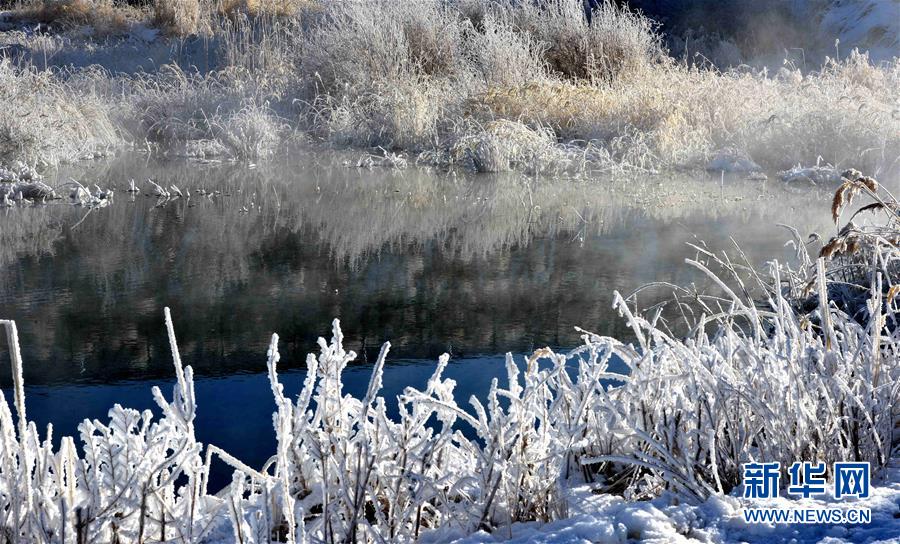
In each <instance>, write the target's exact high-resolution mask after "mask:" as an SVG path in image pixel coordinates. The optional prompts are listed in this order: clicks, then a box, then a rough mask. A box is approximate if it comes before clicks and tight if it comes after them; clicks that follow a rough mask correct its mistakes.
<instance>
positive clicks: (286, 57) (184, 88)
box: [0, 0, 900, 176]
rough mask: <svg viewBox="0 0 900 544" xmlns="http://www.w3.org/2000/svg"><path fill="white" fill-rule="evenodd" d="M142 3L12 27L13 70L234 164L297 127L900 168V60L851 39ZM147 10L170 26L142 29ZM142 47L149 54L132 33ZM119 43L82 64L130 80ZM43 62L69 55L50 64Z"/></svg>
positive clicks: (607, 8) (514, 146) (162, 141)
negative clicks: (709, 41)
mask: <svg viewBox="0 0 900 544" xmlns="http://www.w3.org/2000/svg"><path fill="white" fill-rule="evenodd" d="M79 1H82V0H79ZM83 1H84V2H86V1H87V0H83ZM79 5H80V4H79ZM104 5H105V4H104ZM198 6H199V7H198ZM198 10H199V11H198ZM100 11H102V10H100ZM100 11H98V13H99V12H100ZM92 13H93V12H92ZM153 13H155V16H151V15H152V14H149V12H147V13H145V14H144V16H143V19H141V21H143V22H139V21H138V20H131V19H126V23H123V24H126V25H130V26H127V29H126V31H125V32H124V35H125V36H126V37H125V38H109V39H107V38H103V39H99V38H97V37H96V36H95V37H89V38H84V37H81V38H73V37H72V36H74V34H71V32H70V33H69V34H66V35H65V36H57V35H52V34H51V35H38V34H34V35H32V34H28V33H25V34H16V33H14V32H11V33H8V35H9V39H10V40H11V41H12V42H13V43H14V45H15V48H14V49H13V50H12V51H13V52H14V54H15V55H17V58H19V59H20V60H21V63H19V64H16V63H11V64H9V65H8V66H7V67H6V68H5V69H4V73H5V74H6V75H5V78H6V79H7V80H8V81H9V86H10V87H15V88H17V89H21V90H22V92H25V93H28V94H29V95H35V97H34V98H33V99H34V100H40V99H41V98H42V96H41V95H43V94H45V93H47V94H48V96H47V97H44V98H45V99H48V100H52V99H53V97H54V96H56V95H55V94H54V93H53V92H51V91H52V90H54V89H57V90H58V89H60V88H65V89H66V92H69V93H71V96H72V98H73V100H69V101H68V102H72V103H76V104H77V103H81V102H89V103H90V105H91V106H92V107H91V108H88V111H86V112H84V115H85V116H87V117H91V118H94V117H98V118H102V117H104V116H105V117H107V118H109V119H112V120H113V123H112V128H113V129H114V130H113V132H114V133H116V135H117V136H119V138H118V139H117V143H119V144H134V145H137V146H142V145H143V143H144V141H145V140H149V141H150V142H151V144H152V146H157V147H159V148H160V149H164V150H166V149H175V150H183V149H187V148H190V149H195V150H196V149H198V148H202V149H205V150H206V151H207V152H208V153H213V152H217V153H219V154H222V155H225V156H232V157H236V158H242V157H251V158H254V159H255V158H259V157H265V156H267V155H271V154H272V152H273V150H274V149H275V148H276V147H277V146H275V145H272V142H275V141H279V140H280V139H283V138H285V137H289V136H290V135H291V134H292V133H294V132H295V131H296V130H300V131H305V132H308V133H311V134H312V135H314V136H317V137H320V138H323V139H325V140H328V141H330V142H332V143H333V144H335V145H338V146H347V145H349V146H355V147H363V148H370V147H383V148H385V149H389V150H391V151H394V152H401V153H404V154H405V155H406V156H407V157H408V158H410V159H417V160H418V161H419V162H420V163H422V162H424V163H430V164H441V165H452V164H460V165H463V166H467V167H471V168H476V169H479V170H486V171H499V170H508V169H516V170H527V171H535V172H547V171H550V172H552V171H559V170H573V169H580V170H597V169H612V168H622V167H625V168H630V169H638V170H651V171H658V170H663V169H667V168H680V167H703V166H705V165H706V162H707V161H708V160H709V159H710V158H711V157H712V156H714V154H715V152H716V151H717V150H720V149H723V148H733V149H737V150H740V151H741V152H742V153H745V154H747V155H749V156H750V158H752V159H753V160H754V161H755V162H756V163H758V164H760V165H761V166H762V167H763V168H765V169H768V170H778V169H787V168H791V167H794V166H796V165H797V164H800V165H802V166H811V165H813V164H819V163H822V162H824V163H827V164H832V165H835V166H836V167H838V168H845V167H849V166H854V167H857V168H861V169H863V170H865V171H868V172H871V173H873V174H875V175H881V176H884V175H888V174H891V175H892V174H893V173H895V172H896V171H897V168H898V162H897V158H898V156H900V138H898V136H897V134H900V116H898V114H897V110H896V104H897V93H896V89H897V88H898V86H900V64H898V63H900V61H897V60H894V61H892V62H887V63H883V64H878V65H876V64H875V63H873V62H872V61H870V60H869V59H868V57H866V55H865V54H860V53H855V52H851V51H850V50H849V48H847V49H842V50H838V51H837V52H838V53H840V59H839V60H829V61H827V62H826V63H825V64H824V65H823V66H821V67H819V68H818V69H815V70H811V69H804V71H801V70H799V69H795V68H794V67H793V65H791V64H790V63H788V64H786V65H785V66H784V67H783V68H782V69H781V70H779V71H778V72H777V73H768V72H766V71H764V70H756V69H751V68H748V67H746V66H743V67H736V68H731V69H723V70H719V69H717V68H714V67H712V66H709V65H697V64H686V63H683V62H679V61H676V60H675V59H673V58H671V57H669V56H668V55H667V54H666V52H665V50H664V49H663V47H662V45H661V43H662V41H661V38H660V37H659V36H658V35H657V34H656V30H655V27H654V25H653V23H652V22H650V21H649V20H648V19H646V18H644V17H643V16H641V15H638V14H635V13H632V12H628V11H624V10H622V9H620V8H617V7H615V6H613V5H612V4H604V6H603V7H602V8H601V9H600V10H599V11H598V12H596V13H594V16H593V22H592V24H591V25H588V24H587V23H586V21H585V18H584V14H583V9H582V2H581V0H548V1H547V2H544V3H543V7H541V8H538V7H536V5H535V4H532V3H529V2H525V3H516V5H515V6H514V7H511V5H506V4H504V3H503V2H501V3H497V2H489V1H487V0H423V1H417V2H387V1H375V2H322V3H318V2H313V1H291V2H218V3H209V4H207V3H200V4H197V3H196V2H191V1H187V0H165V1H163V0H161V1H160V2H157V3H156V4H155V8H154V11H153ZM154 17H155V18H154ZM129 21H130V22H129ZM153 21H156V23H155V24H158V25H160V26H161V27H163V29H164V30H165V32H164V33H163V34H161V35H159V36H156V35H153V34H152V33H148V31H147V28H146V26H145V25H146V24H150V23H152V22H153ZM97 24H99V23H97ZM72 32H75V31H72ZM79 32H80V31H79ZM14 34H15V36H14ZM173 34H174V35H176V36H180V37H175V36H172V35H173ZM135 36H140V37H141V38H136V37H135ZM167 36H171V37H167ZM136 39H139V40H143V39H146V40H149V42H148V43H147V44H144V45H141V46H140V47H138V48H137V50H139V51H142V50H143V49H146V48H148V47H149V48H151V50H152V51H154V55H153V61H152V62H150V63H148V62H147V59H146V58H144V55H142V54H135V52H132V51H131V49H129V48H128V47H125V46H124V45H123V44H126V43H132V42H133V41H134V40H136ZM117 40H119V41H117ZM84 44H90V45H89V46H88V45H84ZM161 44H162V45H161ZM73 50H75V51H81V50H83V54H82V55H81V56H83V57H84V58H83V62H82V63H79V60H78V59H79V54H76V53H72V51H73ZM105 50H108V51H109V53H108V54H100V53H98V51H100V52H102V51H105ZM120 53H121V55H122V56H124V58H130V57H133V58H134V60H133V62H132V64H134V65H135V66H140V67H141V68H142V69H145V70H149V71H150V73H147V74H137V75H130V76H128V75H123V74H118V73H116V74H113V73H105V72H102V71H98V70H97V69H96V68H91V69H88V68H84V67H83V65H82V64H86V63H88V62H91V61H92V60H99V61H100V62H101V63H106V64H109V65H110V67H112V66H115V68H111V69H114V70H116V72H118V71H122V70H123V69H124V71H126V72H127V71H129V70H128V67H127V66H123V62H124V61H122V59H120V58H118V57H116V56H117V55H119V54H120ZM107 57H109V58H107ZM113 57H116V58H117V59H118V60H116V61H115V62H114V61H113V60H111V59H112V58H113ZM54 58H59V59H60V61H59V62H62V63H67V64H68V63H74V65H75V67H74V68H70V69H66V70H62V71H57V70H55V69H52V66H53V64H54V60H53V59H54ZM126 64H127V63H126ZM171 65H177V66H179V68H177V69H172V68H171ZM35 66H42V67H47V69H46V70H37V69H36V68H34V67H35ZM35 72H40V74H39V75H40V78H43V79H44V80H45V81H46V82H47V85H46V86H40V85H37V80H36V79H35V77H36V76H35V75H34V73H35ZM45 72H49V73H45ZM82 72H85V73H86V74H87V75H84V74H82ZM73 79H74V80H76V81H79V82H80V83H79V84H78V85H72V84H71V82H70V80H73ZM45 89H46V90H45ZM94 112H98V113H99V114H102V115H99V116H98V115H96V114H95V113H94ZM45 113H46V112H45ZM0 115H2V117H0V119H3V121H4V122H5V123H6V124H7V125H8V126H14V125H19V124H24V123H25V122H24V121H22V118H21V116H9V115H7V112H3V113H2V114H0ZM7 117H8V118H7ZM77 117H78V116H77V115H76V116H71V115H67V116H66V119H63V120H60V121H59V122H62V123H70V122H71V121H69V119H70V118H77ZM48 119H55V118H54V117H53V113H52V110H51V112H50V114H49V115H48ZM136 119H137V120H139V121H140V122H138V123H135V120H136ZM285 126H287V127H289V128H290V129H291V130H288V131H285V130H280V129H276V127H281V128H283V127H285ZM29 129H30V127H25V128H19V130H22V131H27V130H29ZM96 130H97V131H98V132H102V133H104V134H109V132H110V131H109V130H108V128H107V127H106V126H103V125H102V124H101V126H100V128H98V129H96ZM261 133H264V134H263V135H262V136H260V134H261ZM498 133H499V135H498ZM17 138H18V140H19V141H18V142H17V143H18V144H19V147H20V148H22V149H23V150H27V153H26V154H28V155H30V157H33V158H32V159H31V160H32V161H34V160H36V159H41V160H44V161H45V162H49V163H53V162H57V161H58V160H59V159H69V160H71V159H74V158H76V157H77V154H75V153H66V152H64V151H66V150H67V148H68V146H71V145H72V144H71V143H70V142H67V141H59V140H68V139H69V138H68V136H67V135H66V134H65V133H61V134H59V135H47V136H44V137H42V138H40V139H39V140H40V141H35V139H34V138H32V139H29V138H22V137H17ZM114 139H115V138H114ZM84 141H87V142H90V141H91V140H90V139H87V140H85V139H82V142H84ZM258 141H261V142H264V143H263V144H260V145H257V142H258ZM82 142H79V143H82ZM57 150H58V152H57ZM409 162H412V161H411V160H410V161H409Z"/></svg>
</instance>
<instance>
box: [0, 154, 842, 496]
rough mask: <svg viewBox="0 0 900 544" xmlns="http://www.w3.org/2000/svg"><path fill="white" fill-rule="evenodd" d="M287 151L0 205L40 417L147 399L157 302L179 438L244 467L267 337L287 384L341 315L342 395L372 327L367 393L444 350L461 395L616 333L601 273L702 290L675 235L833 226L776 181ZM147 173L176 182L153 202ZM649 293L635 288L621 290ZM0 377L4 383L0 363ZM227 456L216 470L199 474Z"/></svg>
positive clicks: (162, 369)
mask: <svg viewBox="0 0 900 544" xmlns="http://www.w3.org/2000/svg"><path fill="white" fill-rule="evenodd" d="M290 156H291V157H292V158H291V159H289V160H286V161H284V162H282V163H278V164H269V165H260V166H258V167H252V168H248V167H247V165H239V164H214V163H213V164H202V163H196V162H187V161H180V160H176V161H165V160H147V159H146V158H145V157H143V156H140V155H131V156H123V157H120V158H119V159H117V160H115V161H110V162H107V163H97V164H94V165H93V166H91V167H89V168H88V169H87V170H84V169H70V170H64V171H60V172H59V173H58V175H59V176H60V177H61V178H63V179H64V178H65V176H68V175H72V176H76V177H78V178H79V179H82V180H91V181H94V180H96V182H97V183H98V184H99V185H101V186H103V187H117V188H118V191H117V192H116V195H115V199H114V202H113V204H112V205H111V206H109V207H107V208H103V209H96V210H93V211H89V212H88V211H86V210H84V209H82V208H76V207H71V206H68V205H65V204H52V205H47V206H38V207H33V208H22V209H14V210H7V211H5V212H4V213H3V214H0V242H2V243H0V248H2V249H0V308H2V315H3V317H4V318H11V319H14V320H16V322H17V325H18V327H19V334H20V341H21V345H22V349H23V358H24V361H25V382H26V385H27V391H26V399H27V405H28V412H29V416H30V417H31V418H32V419H34V421H35V422H36V423H37V424H38V425H39V426H45V425H46V424H48V423H52V424H53V425H54V429H55V431H54V435H55V436H57V437H59V436H61V435H67V434H75V433H77V426H78V424H79V423H80V422H81V421H82V420H83V419H84V418H99V419H103V418H105V417H106V412H107V410H108V409H109V407H110V406H112V405H113V404H115V403H117V402H118V403H122V404H125V405H127V406H129V407H133V408H136V409H155V405H154V403H153V400H152V396H151V394H150V388H151V387H152V386H153V385H159V386H161V387H162V388H163V390H168V389H169V387H170V386H171V385H172V383H173V370H172V358H171V353H170V351H169V346H168V342H167V339H166V337H165V330H164V327H163V319H162V315H163V308H164V307H166V306H168V307H170V308H171V309H172V313H173V316H174V319H175V325H176V332H177V335H178V341H179V346H180V349H181V354H182V358H183V360H184V361H185V364H190V365H192V366H193V368H194V370H195V374H196V376H197V382H196V383H197V385H196V387H197V398H198V405H199V407H200V408H199V410H198V420H197V429H198V430H197V433H198V439H199V440H201V441H203V442H205V443H210V444H216V445H218V446H220V447H224V448H225V449H226V450H227V451H229V452H231V453H232V454H234V455H236V456H237V457H238V458H240V459H242V460H244V461H245V462H247V463H249V464H250V465H251V466H261V465H262V464H263V463H264V462H265V461H266V459H267V456H268V455H269V454H270V453H271V451H273V449H274V444H275V437H274V432H273V430H272V425H271V413H272V411H273V409H274V404H273V402H272V398H271V392H270V390H269V389H270V388H269V385H268V382H267V378H266V376H265V374H264V372H265V353H266V348H267V346H268V342H269V339H270V336H271V334H272V333H273V332H277V333H278V334H279V336H280V339H281V340H280V344H279V349H280V352H281V354H282V360H281V363H280V364H279V370H280V373H282V378H283V381H284V383H285V384H286V386H287V391H286V392H287V393H288V394H289V395H293V394H296V392H297V391H298V390H299V387H300V384H301V382H302V379H303V376H304V375H305V364H304V361H305V357H306V354H307V353H310V352H315V351H316V350H317V347H316V344H315V341H316V339H317V338H318V337H319V336H325V337H329V336H330V323H331V320H332V319H333V318H339V319H340V320H341V323H342V327H343V330H344V333H345V335H346V338H345V346H346V347H347V349H352V350H354V351H356V352H357V353H358V354H359V357H358V360H357V362H356V363H354V364H352V365H351V366H350V367H349V368H348V369H347V371H346V372H345V380H344V383H345V389H346V392H348V393H352V394H354V395H357V396H358V395H362V394H363V393H364V391H365V388H366V386H367V384H368V380H369V376H370V372H371V363H372V362H373V361H374V360H375V358H376V356H377V352H378V349H379V348H380V346H381V344H382V343H383V342H385V341H388V340H390V341H391V343H392V349H391V355H390V356H389V358H388V361H389V363H388V366H387V368H386V369H385V376H384V380H385V388H384V391H383V394H384V397H385V398H386V399H393V398H395V397H396V396H397V395H399V394H400V393H401V392H402V391H403V390H404V388H405V387H407V386H410V385H412V386H422V385H423V384H424V383H425V382H426V381H427V379H428V377H429V376H430V374H431V372H432V371H433V369H434V365H435V363H436V360H437V357H438V356H439V355H440V354H441V353H445V352H447V353H450V354H451V356H452V358H451V363H450V366H449V367H448V369H447V372H446V375H447V376H448V377H451V378H453V379H455V380H456V381H457V383H458V386H457V391H458V393H459V394H461V395H462V396H463V397H465V398H467V397H468V396H469V395H471V394H476V395H478V396H482V397H483V396H484V394H485V393H486V392H487V389H488V387H489V385H490V381H491V379H492V378H493V377H495V376H502V375H505V368H504V357H503V354H504V353H505V352H512V353H514V354H515V355H516V356H517V357H520V358H521V356H523V355H527V354H530V353H531V352H532V351H533V350H534V349H536V348H540V347H543V346H547V345H549V346H554V347H558V348H562V349H567V348H571V347H574V346H576V345H578V344H580V343H581V339H580V333H579V332H577V331H576V330H575V327H576V326H580V327H583V328H585V329H588V330H591V331H593V332H596V333H598V334H602V335H609V336H614V337H617V338H622V339H628V338H629V337H630V335H631V331H630V329H629V328H628V327H627V326H626V324H625V322H624V321H623V320H621V319H620V318H619V317H618V316H617V314H616V312H615V311H614V310H613V309H612V306H611V305H612V297H613V291H614V290H619V291H620V292H622V293H623V294H627V293H629V292H631V291H633V290H634V289H636V288H637V287H639V286H641V285H643V284H646V283H648V282H654V281H663V282H669V283H674V284H681V285H687V284H689V283H691V282H695V281H696V282H699V283H698V284H699V285H701V286H702V285H705V284H704V283H703V281H704V280H703V278H702V277H700V276H699V275H698V274H695V273H693V272H692V271H691V269H690V268H689V267H687V266H686V265H685V264H684V259H685V258H687V257H692V256H694V254H695V253H696V252H695V250H693V249H692V248H690V247H689V246H688V245H687V243H689V242H690V243H695V244H706V245H707V247H708V248H709V249H711V250H713V251H718V250H722V249H726V250H729V251H731V252H732V254H734V253H735V252H734V245H733V244H734V243H737V244H739V246H740V247H741V249H742V250H743V251H744V252H746V254H747V256H748V258H749V259H751V261H753V263H754V264H757V265H759V264H762V263H763V260H764V259H770V258H779V259H790V258H791V255H792V254H793V250H792V249H790V248H786V247H784V241H785V240H786V239H788V238H789V233H788V232H787V231H786V230H784V229H782V228H780V227H777V226H776V224H777V223H788V224H791V225H793V226H795V227H797V228H798V229H799V231H800V232H801V233H804V234H806V233H810V232H813V231H818V232H819V233H821V234H823V235H827V234H828V233H830V232H831V231H830V230H829V229H831V228H833V227H831V226H830V223H829V221H828V212H827V207H828V202H829V199H830V196H831V195H830V191H826V190H815V189H810V188H807V187H803V188H793V189H790V188H786V187H785V186H783V184H781V183H780V182H773V181H769V182H760V181H749V180H746V179H741V178H725V179H724V183H723V180H722V179H720V178H716V177H715V176H708V175H706V174H699V175H694V176H682V177H678V176H655V177H647V178H637V177H635V178H630V179H629V178H609V179H584V180H582V179H551V178H537V179H535V178H529V177H524V176H521V175H517V174H505V175H474V174H465V173H461V172H457V171H451V172H441V171H429V170H419V169H408V170H402V171H399V170H391V169H358V168H355V167H354V168H351V167H347V166H345V163H346V162H347V161H350V163H351V164H355V157H354V156H352V155H346V154H333V153H325V152H306V151H304V152H302V153H301V152H298V153H296V154H290ZM131 178H134V179H135V180H137V181H138V185H140V186H141V187H142V189H143V190H142V192H141V193H138V194H137V195H134V196H131V195H130V194H129V193H128V192H125V191H124V189H125V188H126V187H127V186H128V180H129V179H131ZM147 178H151V179H153V180H155V181H156V182H157V183H159V184H161V185H165V186H169V185H176V186H178V187H179V188H180V189H181V190H182V191H183V192H184V193H185V194H190V195H191V197H190V198H189V199H187V198H185V199H176V200H172V201H168V202H164V201H160V200H158V199H157V198H155V197H154V196H150V194H151V189H150V185H149V184H148V183H146V182H143V181H142V180H146V179H147ZM207 191H211V192H212V195H211V196H210V195H208V194H203V193H206V192H207ZM732 237H733V238H734V242H733V241H732ZM668 295H669V293H668V291H667V290H665V289H657V290H650V291H646V292H642V293H641V295H640V296H639V300H638V302H639V304H640V305H642V306H649V305H651V304H653V303H654V302H656V301H658V300H661V299H662V298H665V297H667V296H668ZM673 317H674V316H673ZM0 380H4V382H3V383H11V382H12V378H11V376H10V375H9V369H8V368H7V366H6V365H0ZM388 404H389V405H391V406H392V409H394V408H393V404H394V403H393V402H389V403H388ZM230 470H231V469H230V468H228V467H227V466H225V465H222V466H216V467H214V472H213V475H212V480H211V481H212V485H213V487H216V486H220V485H224V484H225V483H227V482H228V479H229V477H230Z"/></svg>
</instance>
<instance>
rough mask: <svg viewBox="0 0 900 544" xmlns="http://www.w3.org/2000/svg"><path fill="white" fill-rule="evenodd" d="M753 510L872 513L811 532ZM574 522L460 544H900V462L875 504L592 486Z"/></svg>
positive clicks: (527, 526)
mask: <svg viewBox="0 0 900 544" xmlns="http://www.w3.org/2000/svg"><path fill="white" fill-rule="evenodd" d="M747 506H757V507H764V508H784V509H800V508H803V509H817V510H818V509H826V508H841V509H844V510H846V509H847V508H869V509H870V510H871V511H872V522H871V523H869V524H857V525H850V524H836V525H824V524H822V525H812V524H811V525H803V524H780V525H771V524H770V525H766V524H748V523H746V522H745V521H744V518H743V514H742V509H743V508H745V507H747ZM569 509H570V511H569V513H570V517H569V518H568V519H564V520H560V521H556V522H553V523H548V524H544V525H540V524H537V523H519V524H513V526H512V530H511V531H509V530H506V531H504V530H500V531H498V532H497V533H495V534H493V535H490V534H487V533H485V532H479V533H475V534H474V535H470V536H468V537H460V538H457V539H456V540H454V542H456V543H457V544H486V543H494V542H514V543H525V542H528V543H532V542H534V543H548V544H549V543H554V544H562V543H576V542H579V543H580V542H585V543H588V542H590V543H593V544H613V543H624V542H629V541H631V542H633V541H639V542H643V543H659V544H664V543H665V544H676V543H685V542H703V543H716V544H730V543H739V542H740V543H744V542H746V543H749V544H752V543H759V544H778V543H793V544H802V543H807V542H818V543H822V544H839V543H869V544H875V543H883V544H887V543H897V542H900V459H895V460H894V461H893V463H892V464H891V466H890V467H889V468H888V469H887V470H886V471H885V474H884V481H882V482H878V483H876V484H875V485H873V487H872V489H871V494H870V496H869V497H868V498H867V499H861V500H857V501H853V502H850V501H834V500H830V501H829V500H814V499H805V500H791V499H787V498H783V497H782V498H779V499H774V500H769V501H760V502H756V503H754V501H752V500H749V499H741V498H738V497H736V496H725V497H712V498H710V499H708V500H707V501H706V502H705V503H703V504H700V505H698V506H691V505H686V504H680V505H679V504H673V501H672V500H671V499H670V498H669V497H661V498H658V499H655V500H653V501H646V502H627V501H625V500H623V499H622V498H621V497H617V496H612V495H595V494H592V493H591V491H590V489H589V488H588V487H586V486H582V487H577V488H574V489H573V490H571V493H570V496H569ZM446 540H447V535H446V534H444V535H440V536H438V535H432V537H431V540H428V541H429V542H444V541H446Z"/></svg>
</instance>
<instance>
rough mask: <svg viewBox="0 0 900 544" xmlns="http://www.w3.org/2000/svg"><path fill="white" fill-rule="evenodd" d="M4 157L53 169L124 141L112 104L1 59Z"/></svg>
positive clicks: (0, 121) (0, 123)
mask: <svg viewBox="0 0 900 544" xmlns="http://www.w3.org/2000/svg"><path fill="white" fill-rule="evenodd" d="M0 102H2V103H3V104H4V107H3V108H2V110H0V157H3V160H4V161H5V162H9V163H11V162H13V161H14V160H21V161H23V162H25V163H28V164H38V165H42V166H52V165H56V164H58V163H60V162H65V161H70V160H74V159H79V158H85V157H93V156H94V155H95V154H98V153H105V152H106V151H108V150H109V149H110V148H112V147H114V146H117V145H119V144H120V143H121V141H120V139H119V134H118V131H117V130H116V127H115V125H114V124H113V121H112V120H111V118H110V114H109V113H110V112H109V105H108V103H107V102H106V101H105V100H104V99H103V98H101V97H100V96H98V95H96V94H95V93H93V92H84V90H82V89H79V88H77V87H76V86H75V85H73V84H70V83H68V82H66V81H62V80H60V79H59V78H57V77H55V76H54V74H52V73H50V72H46V71H39V70H36V69H34V68H33V67H29V66H15V65H13V63H12V62H11V61H10V60H9V59H5V58H4V59H0Z"/></svg>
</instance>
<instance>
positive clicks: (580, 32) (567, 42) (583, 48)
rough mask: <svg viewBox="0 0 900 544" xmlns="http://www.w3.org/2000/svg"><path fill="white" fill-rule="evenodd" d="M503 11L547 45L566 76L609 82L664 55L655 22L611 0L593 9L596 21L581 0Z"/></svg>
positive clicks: (556, 68)
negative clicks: (618, 5)
mask: <svg viewBox="0 0 900 544" xmlns="http://www.w3.org/2000/svg"><path fill="white" fill-rule="evenodd" d="M498 11H499V10H498ZM502 13H505V14H506V17H508V18H509V19H510V20H511V22H512V23H513V24H514V25H516V27H518V28H519V29H520V30H522V31H524V32H527V33H528V34H531V35H532V36H533V37H534V38H535V39H537V40H538V41H539V42H540V43H542V44H544V45H545V49H544V52H543V58H544V60H545V61H546V62H547V64H548V66H549V67H550V70H551V71H553V72H555V73H557V74H559V75H560V76H562V77H564V78H568V79H576V80H607V81H608V80H611V79H614V78H616V77H618V76H619V75H621V74H622V73H624V72H628V71H631V70H634V69H636V68H638V67H640V66H645V65H647V64H648V63H651V62H653V61H655V60H657V59H659V58H661V57H662V56H663V50H662V46H661V44H660V39H659V37H658V35H657V34H656V32H655V29H654V25H653V23H652V22H651V21H650V20H649V19H647V18H646V17H644V16H643V15H640V14H638V13H635V12H632V11H629V10H627V9H623V8H619V7H617V6H616V5H615V4H614V3H613V2H611V1H608V0H604V1H603V2H602V4H601V6H600V8H599V9H596V10H594V11H593V15H592V21H591V24H588V22H587V19H586V18H585V16H584V2H582V1H581V0H549V1H546V2H540V3H532V2H523V3H522V4H521V9H515V8H508V7H507V8H506V9H503V10H502Z"/></svg>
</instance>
